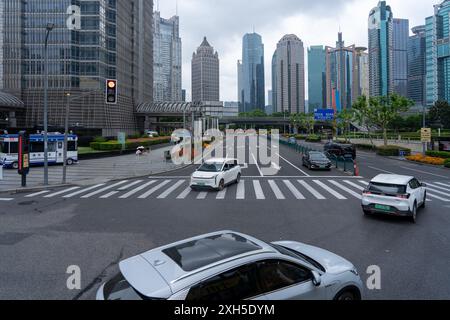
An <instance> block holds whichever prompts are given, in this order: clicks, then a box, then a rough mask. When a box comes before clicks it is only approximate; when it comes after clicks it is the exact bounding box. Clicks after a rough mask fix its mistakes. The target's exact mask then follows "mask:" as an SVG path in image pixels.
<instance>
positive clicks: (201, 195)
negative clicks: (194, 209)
mask: <svg viewBox="0 0 450 320" xmlns="http://www.w3.org/2000/svg"><path fill="white" fill-rule="evenodd" d="M207 196H208V192H200V193H199V194H198V196H197V200H204V199H206V197H207Z"/></svg>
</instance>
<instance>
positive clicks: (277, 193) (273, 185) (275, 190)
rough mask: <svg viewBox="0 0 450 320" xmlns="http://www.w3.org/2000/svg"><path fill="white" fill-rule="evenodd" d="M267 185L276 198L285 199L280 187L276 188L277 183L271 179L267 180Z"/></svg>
mask: <svg viewBox="0 0 450 320" xmlns="http://www.w3.org/2000/svg"><path fill="white" fill-rule="evenodd" d="M269 185H270V187H271V188H272V191H273V193H274V194H275V197H276V198H277V199H278V200H285V199H286V197H285V196H284V195H283V193H282V192H281V190H280V188H278V185H277V184H276V183H275V181H273V180H269Z"/></svg>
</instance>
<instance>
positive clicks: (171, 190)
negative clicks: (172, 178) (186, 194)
mask: <svg viewBox="0 0 450 320" xmlns="http://www.w3.org/2000/svg"><path fill="white" fill-rule="evenodd" d="M185 182H186V181H185V180H180V181H178V182H177V183H175V184H174V185H173V186H171V187H170V188H169V189H167V190H166V191H164V192H163V193H161V194H160V195H159V196H158V199H165V198H167V197H168V196H169V195H170V194H171V193H172V192H174V191H175V190H177V189H178V188H179V187H180V186H181V185H182V184H183V183H185Z"/></svg>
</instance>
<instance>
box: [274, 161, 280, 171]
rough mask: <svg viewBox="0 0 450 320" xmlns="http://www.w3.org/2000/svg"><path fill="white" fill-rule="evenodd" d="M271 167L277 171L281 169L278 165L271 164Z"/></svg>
mask: <svg viewBox="0 0 450 320" xmlns="http://www.w3.org/2000/svg"><path fill="white" fill-rule="evenodd" d="M272 167H273V168H274V169H275V170H277V171H280V170H281V167H280V166H279V165H277V164H276V163H275V162H272Z"/></svg>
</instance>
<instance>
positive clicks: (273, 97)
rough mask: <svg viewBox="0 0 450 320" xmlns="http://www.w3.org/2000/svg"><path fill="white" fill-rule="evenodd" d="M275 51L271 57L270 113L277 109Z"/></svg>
mask: <svg viewBox="0 0 450 320" xmlns="http://www.w3.org/2000/svg"><path fill="white" fill-rule="evenodd" d="M277 101H278V99H277V50H275V52H274V53H273V55H272V111H273V112H276V111H277V110H278V107H277Z"/></svg>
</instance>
